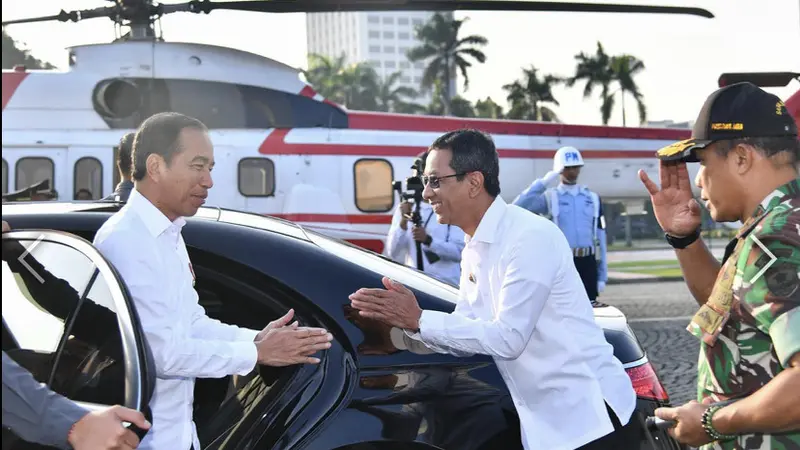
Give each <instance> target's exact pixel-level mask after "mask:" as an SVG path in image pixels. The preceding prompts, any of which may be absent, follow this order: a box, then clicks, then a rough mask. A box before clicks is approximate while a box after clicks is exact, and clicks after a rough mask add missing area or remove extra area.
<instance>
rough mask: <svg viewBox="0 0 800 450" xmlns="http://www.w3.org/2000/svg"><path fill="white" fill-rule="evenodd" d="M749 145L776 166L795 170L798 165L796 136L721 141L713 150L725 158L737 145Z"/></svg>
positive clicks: (799, 142)
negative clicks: (789, 167) (721, 143)
mask: <svg viewBox="0 0 800 450" xmlns="http://www.w3.org/2000/svg"><path fill="white" fill-rule="evenodd" d="M739 144H745V145H751V146H753V147H754V148H755V149H756V150H758V151H759V152H760V153H761V154H762V155H764V156H765V157H767V158H770V159H772V160H773V162H774V163H775V165H776V166H784V165H785V166H792V167H794V168H795V170H797V168H798V167H797V166H798V163H800V140H798V139H797V136H768V137H748V138H741V139H731V140H727V141H723V145H718V146H717V147H716V149H715V151H716V153H717V154H718V155H719V156H722V157H726V156H728V153H730V151H731V150H733V149H734V148H735V147H736V146H737V145H739Z"/></svg>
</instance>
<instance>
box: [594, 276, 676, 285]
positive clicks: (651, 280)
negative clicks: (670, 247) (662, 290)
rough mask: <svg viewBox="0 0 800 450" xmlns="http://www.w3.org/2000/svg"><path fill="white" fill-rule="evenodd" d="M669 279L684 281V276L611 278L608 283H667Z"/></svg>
mask: <svg viewBox="0 0 800 450" xmlns="http://www.w3.org/2000/svg"><path fill="white" fill-rule="evenodd" d="M669 281H683V277H648V278H610V279H609V280H608V281H607V282H606V285H612V284H642V283H665V282H669Z"/></svg>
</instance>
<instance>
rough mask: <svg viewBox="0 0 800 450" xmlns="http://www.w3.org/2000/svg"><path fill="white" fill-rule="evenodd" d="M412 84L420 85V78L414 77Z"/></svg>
mask: <svg viewBox="0 0 800 450" xmlns="http://www.w3.org/2000/svg"><path fill="white" fill-rule="evenodd" d="M414 83H422V77H414Z"/></svg>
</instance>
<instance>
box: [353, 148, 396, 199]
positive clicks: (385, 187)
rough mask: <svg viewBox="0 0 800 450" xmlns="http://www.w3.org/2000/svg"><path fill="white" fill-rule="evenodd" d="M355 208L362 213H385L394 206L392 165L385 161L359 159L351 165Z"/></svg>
mask: <svg viewBox="0 0 800 450" xmlns="http://www.w3.org/2000/svg"><path fill="white" fill-rule="evenodd" d="M353 172H354V173H353V175H354V177H355V200H356V207H357V208H358V209H359V210H360V211H362V212H386V211H389V210H390V209H391V208H392V206H394V195H393V191H392V180H393V177H394V173H393V171H392V165H391V164H390V163H389V161H387V160H385V159H359V160H358V161H356V163H355V164H354V165H353Z"/></svg>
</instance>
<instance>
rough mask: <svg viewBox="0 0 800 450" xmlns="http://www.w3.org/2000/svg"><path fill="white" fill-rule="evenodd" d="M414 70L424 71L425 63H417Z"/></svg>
mask: <svg viewBox="0 0 800 450" xmlns="http://www.w3.org/2000/svg"><path fill="white" fill-rule="evenodd" d="M414 68H417V69H424V68H425V63H424V62H422V61H419V62H415V63H414Z"/></svg>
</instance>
